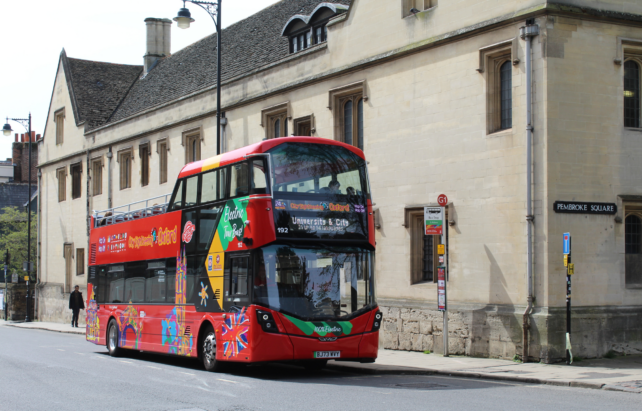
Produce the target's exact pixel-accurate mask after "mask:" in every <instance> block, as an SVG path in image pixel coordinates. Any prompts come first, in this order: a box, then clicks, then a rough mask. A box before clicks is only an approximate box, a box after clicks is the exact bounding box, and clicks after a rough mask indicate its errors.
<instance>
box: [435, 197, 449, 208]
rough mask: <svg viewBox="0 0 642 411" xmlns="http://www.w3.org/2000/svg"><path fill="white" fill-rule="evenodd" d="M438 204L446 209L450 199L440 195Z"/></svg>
mask: <svg viewBox="0 0 642 411" xmlns="http://www.w3.org/2000/svg"><path fill="white" fill-rule="evenodd" d="M437 204H439V205H440V206H442V207H445V206H446V204H448V197H446V194H439V197H437Z"/></svg>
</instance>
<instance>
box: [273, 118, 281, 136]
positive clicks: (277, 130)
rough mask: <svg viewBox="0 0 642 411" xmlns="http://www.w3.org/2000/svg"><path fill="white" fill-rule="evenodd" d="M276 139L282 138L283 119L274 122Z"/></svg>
mask: <svg viewBox="0 0 642 411" xmlns="http://www.w3.org/2000/svg"><path fill="white" fill-rule="evenodd" d="M274 137H281V119H276V121H275V122H274Z"/></svg>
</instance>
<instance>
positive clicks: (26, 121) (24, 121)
mask: <svg viewBox="0 0 642 411" xmlns="http://www.w3.org/2000/svg"><path fill="white" fill-rule="evenodd" d="M9 120H12V121H15V122H16V123H20V124H21V125H22V126H23V127H24V128H25V129H27V132H28V133H29V134H28V135H29V189H28V193H27V274H28V275H29V279H31V113H29V118H8V117H7V122H6V123H5V125H4V126H3V127H2V133H3V134H4V135H5V136H10V135H11V132H12V131H13V130H12V129H11V125H10V124H9ZM29 299H30V293H29V281H27V317H26V318H25V322H31V318H29V305H30V304H29ZM5 309H6V307H5Z"/></svg>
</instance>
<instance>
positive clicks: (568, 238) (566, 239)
mask: <svg viewBox="0 0 642 411" xmlns="http://www.w3.org/2000/svg"><path fill="white" fill-rule="evenodd" d="M563 238H564V254H570V253H571V233H564V237H563Z"/></svg>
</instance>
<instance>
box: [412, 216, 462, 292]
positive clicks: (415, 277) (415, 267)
mask: <svg viewBox="0 0 642 411" xmlns="http://www.w3.org/2000/svg"><path fill="white" fill-rule="evenodd" d="M449 206H450V205H449ZM449 206H447V207H446V209H445V214H446V215H445V216H444V222H446V221H448V222H449V220H448V216H449V212H448V209H449ZM424 207H439V205H438V204H427V205H417V206H406V207H405V208H404V224H403V226H404V227H406V228H407V229H408V231H409V234H410V244H409V246H410V252H409V255H410V276H409V280H410V285H426V284H436V283H437V267H438V266H439V255H438V254H437V246H438V245H439V244H440V240H439V239H437V241H435V238H434V237H439V236H435V235H433V236H432V237H433V241H432V266H433V271H432V281H431V280H424V279H423V278H420V277H422V276H421V275H419V274H420V271H421V270H423V267H419V261H421V260H423V256H422V258H421V259H418V258H417V256H416V254H415V253H414V251H415V250H416V249H419V247H421V248H422V254H423V247H424V244H421V245H417V244H416V241H417V240H416V239H417V238H418V237H421V238H422V242H423V241H425V237H428V236H425V235H420V234H417V230H421V229H420V228H419V227H417V226H416V225H415V223H416V221H417V219H419V220H420V221H422V222H423V215H424ZM448 225H449V224H446V223H444V230H446V232H447V231H448V228H447V226H448ZM421 226H422V228H423V223H422V225H421ZM422 233H423V231H422ZM447 242H448V239H446V243H447Z"/></svg>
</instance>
